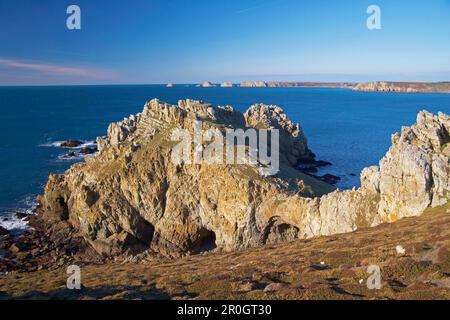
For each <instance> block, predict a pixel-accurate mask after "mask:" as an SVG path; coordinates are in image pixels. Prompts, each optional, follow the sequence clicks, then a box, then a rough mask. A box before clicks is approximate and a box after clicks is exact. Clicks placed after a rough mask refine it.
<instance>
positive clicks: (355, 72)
mask: <svg viewBox="0 0 450 320" xmlns="http://www.w3.org/2000/svg"><path fill="white" fill-rule="evenodd" d="M71 4H76V5H78V6H79V7H80V8H81V27H82V29H81V30H68V29H67V28H66V18H67V17H68V15H67V14H66V9H67V7H68V6H69V5H71ZM371 4H376V5H378V6H380V8H381V13H382V29H381V30H368V29H367V27H366V20H367V17H368V15H367V13H366V10H367V7H368V6H369V5H371ZM260 79H261V80H279V81H282V80H288V81H290V80H298V81H368V80H399V81H442V80H450V0H433V1H424V0H370V1H366V0H339V1H338V0H227V1H219V0H146V1H144V0H133V1H110V0H72V1H64V0H39V1H36V0H0V85H22V84H102V83H105V84H108V83H119V84H120V83H124V84H125V83H130V84H131V83H166V82H175V83H197V82H202V81H207V80H208V81H213V82H221V81H235V82H239V81H243V80H260Z"/></svg>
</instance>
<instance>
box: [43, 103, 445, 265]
mask: <svg viewBox="0 0 450 320" xmlns="http://www.w3.org/2000/svg"><path fill="white" fill-rule="evenodd" d="M198 120H202V121H203V122H202V123H203V124H202V125H203V129H217V130H219V131H220V132H224V130H226V129H227V128H245V127H252V128H256V129H259V130H261V129H269V130H271V129H274V128H276V129H279V130H280V142H281V143H280V153H281V154H282V156H281V157H280V171H279V173H278V174H277V175H276V176H271V177H266V176H264V175H261V174H260V171H259V170H258V165H256V166H252V165H250V164H240V165H227V164H206V163H201V164H187V163H182V164H175V163H173V162H172V161H171V150H172V148H173V146H174V144H176V142H175V143H174V141H172V139H171V132H173V130H174V129H175V128H184V129H189V128H192V127H193V125H194V122H196V121H198ZM448 133H449V119H448V116H445V115H443V114H440V115H439V116H432V115H431V114H429V113H425V112H422V113H421V114H420V115H419V118H418V123H417V124H416V125H414V126H412V127H411V128H404V129H403V130H402V134H401V135H396V136H394V139H393V140H394V141H393V147H392V148H391V150H390V151H389V152H388V154H387V155H386V157H385V158H384V159H383V160H382V161H381V165H380V167H371V168H367V169H365V170H364V171H363V173H362V175H361V180H362V187H361V188H360V189H358V190H356V189H354V190H349V191H337V190H335V188H333V187H332V186H330V185H328V184H326V183H324V182H322V181H319V180H317V179H315V178H313V177H311V176H308V175H305V174H303V173H302V172H300V171H298V170H297V169H296V166H297V165H299V164H301V163H304V162H311V161H315V159H314V154H313V153H312V152H311V151H310V150H309V148H308V145H307V141H306V138H305V136H304V134H303V132H302V131H301V128H300V126H299V125H296V124H293V123H292V122H291V121H290V120H289V119H288V118H287V116H286V115H285V114H284V112H283V110H282V109H281V108H279V107H277V106H267V105H263V104H257V105H254V106H252V107H250V109H249V110H247V112H245V113H244V114H241V113H239V112H237V111H235V110H234V109H233V108H232V107H229V106H226V107H215V106H212V105H210V104H207V103H203V102H200V101H193V100H183V101H180V102H179V103H178V105H176V106H175V105H170V104H167V103H163V102H160V101H158V100H152V101H151V102H149V103H147V104H146V105H145V107H144V110H143V111H142V112H141V113H140V114H137V115H133V116H130V117H129V118H127V119H124V120H123V121H121V122H118V123H113V124H111V125H110V126H109V128H108V134H107V136H105V137H99V138H98V139H97V142H98V148H99V153H98V154H97V155H96V156H94V157H90V158H87V159H86V160H85V163H79V164H76V165H74V166H72V167H71V168H70V169H69V170H68V171H67V172H66V173H65V174H64V175H51V176H50V178H49V181H48V183H47V186H46V188H45V193H44V194H43V195H42V196H41V197H40V198H39V202H40V206H39V208H38V213H39V215H40V216H42V217H43V218H44V220H46V221H56V222H57V221H64V222H67V223H68V224H69V225H71V227H72V228H74V229H75V230H77V231H78V232H79V234H80V235H81V236H82V237H84V238H85V239H86V241H87V242H88V243H89V244H90V245H91V246H92V247H93V248H94V249H95V250H96V251H97V252H99V253H102V254H104V255H106V256H116V255H124V254H142V255H162V256H167V257H177V256H180V255H185V254H195V253H200V252H203V251H208V250H212V249H216V250H225V251H231V250H238V249H243V248H247V247H254V246H259V245H264V244H269V243H278V242H286V241H292V240H295V239H299V238H310V237H315V236H320V235H331V234H336V233H344V232H350V231H354V230H356V229H358V228H361V227H368V226H374V225H377V224H379V223H381V222H392V221H395V220H396V219H400V218H402V217H405V216H411V215H419V214H421V210H423V209H424V208H426V207H428V206H435V205H439V204H441V203H443V202H445V201H446V199H448V192H449V189H450V188H449V181H448V176H449V166H448V150H449V149H448V141H449V135H448Z"/></svg>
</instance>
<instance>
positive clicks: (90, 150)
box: [80, 147, 97, 154]
mask: <svg viewBox="0 0 450 320" xmlns="http://www.w3.org/2000/svg"><path fill="white" fill-rule="evenodd" d="M96 152H97V149H96V148H89V147H84V148H81V150H80V153H81V154H94V153H96Z"/></svg>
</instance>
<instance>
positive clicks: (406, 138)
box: [362, 111, 450, 221]
mask: <svg viewBox="0 0 450 320" xmlns="http://www.w3.org/2000/svg"><path fill="white" fill-rule="evenodd" d="M449 129H450V118H449V117H448V116H447V115H445V114H443V113H439V114H438V115H437V116H434V115H432V114H431V113H429V112H425V111H423V112H420V113H419V115H418V116H417V123H416V124H414V125H413V126H411V127H404V128H403V129H402V132H401V133H400V134H399V133H397V134H394V135H393V137H392V147H391V148H390V150H389V151H388V153H387V154H386V156H385V157H384V158H383V159H382V160H381V162H380V166H379V167H372V168H370V169H368V170H365V172H364V178H363V179H362V186H363V187H366V188H368V189H372V190H377V191H378V192H379V193H380V197H381V201H380V208H379V213H380V215H381V216H382V217H385V219H387V220H388V221H396V220H398V219H400V218H403V217H410V216H417V215H419V214H421V213H422V212H423V211H424V210H425V209H426V208H428V207H429V206H433V207H436V206H439V205H444V204H446V203H447V201H448V199H449V195H450V194H449V190H450V180H449V176H450V168H449V157H450V152H449V148H448V146H449V142H450V138H449V132H450V131H449Z"/></svg>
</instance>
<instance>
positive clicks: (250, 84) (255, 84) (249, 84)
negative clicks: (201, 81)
mask: <svg viewBox="0 0 450 320" xmlns="http://www.w3.org/2000/svg"><path fill="white" fill-rule="evenodd" d="M353 85H354V84H352V83H348V82H277V81H269V82H266V81H244V82H241V84H240V87H243V88H279V87H280V88H290V87H324V88H351V87H352V86H353Z"/></svg>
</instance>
